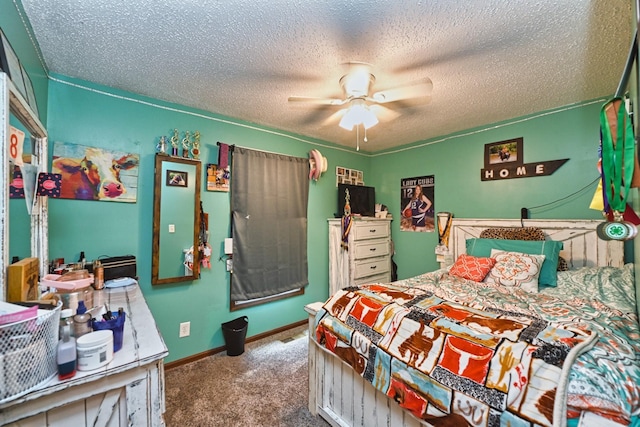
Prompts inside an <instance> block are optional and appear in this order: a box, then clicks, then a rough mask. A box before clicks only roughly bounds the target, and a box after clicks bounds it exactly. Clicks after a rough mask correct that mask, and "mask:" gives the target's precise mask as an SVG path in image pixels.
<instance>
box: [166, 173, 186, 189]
mask: <svg viewBox="0 0 640 427" xmlns="http://www.w3.org/2000/svg"><path fill="white" fill-rule="evenodd" d="M188 179H189V174H188V173H187V172H183V171H172V170H167V182H166V184H167V185H169V186H171V187H186V186H187V185H188Z"/></svg>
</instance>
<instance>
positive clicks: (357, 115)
mask: <svg viewBox="0 0 640 427" xmlns="http://www.w3.org/2000/svg"><path fill="white" fill-rule="evenodd" d="M377 124H378V118H377V117H376V115H375V114H374V112H373V111H371V110H370V109H369V107H368V106H367V104H366V103H365V102H364V100H362V99H354V100H353V101H351V106H350V107H349V108H348V109H347V110H346V111H345V113H344V115H343V116H342V119H341V120H340V127H341V128H343V129H346V130H353V127H354V126H358V125H362V126H363V127H364V128H365V129H369V128H371V127H373V126H375V125H377Z"/></svg>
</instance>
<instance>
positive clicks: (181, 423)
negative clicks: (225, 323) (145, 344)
mask: <svg viewBox="0 0 640 427" xmlns="http://www.w3.org/2000/svg"><path fill="white" fill-rule="evenodd" d="M307 340H308V337H307V328H306V326H300V327H297V328H294V329H290V330H288V331H284V332H280V333H278V334H275V335H273V336H271V337H268V338H265V339H262V340H260V341H256V342H252V343H249V344H246V345H245V352H244V353H243V354H242V355H240V356H235V357H231V356H227V354H226V352H222V353H219V354H216V355H214V356H210V357H207V358H205V359H202V360H199V361H197V362H193V363H190V364H187V365H183V366H179V367H177V368H173V369H170V370H168V371H166V372H165V384H166V413H165V421H166V424H167V426H168V427H189V426H198V427H205V426H225V427H227V426H228V427H232V426H242V427H260V426H269V427H276V426H281V427H316V426H317V427H327V426H328V423H326V422H325V421H324V420H322V419H321V418H320V417H317V416H312V415H311V413H310V412H309V410H308V409H307V397H308V388H307V387H308V385H307V384H308V375H307Z"/></svg>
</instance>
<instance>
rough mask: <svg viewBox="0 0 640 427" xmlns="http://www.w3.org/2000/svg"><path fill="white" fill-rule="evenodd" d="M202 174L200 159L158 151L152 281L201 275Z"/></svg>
mask: <svg viewBox="0 0 640 427" xmlns="http://www.w3.org/2000/svg"><path fill="white" fill-rule="evenodd" d="M200 175H201V164H200V161H198V160H192V159H184V158H180V157H171V156H167V155H162V154H156V162H155V186H154V197H153V254H152V261H151V283H152V284H153V285H160V284H164V283H174V282H184V281H188V280H196V279H197V278H198V276H199V263H200V259H199V258H198V232H199V229H200V185H201V184H200ZM188 266H191V267H192V268H189V267H188Z"/></svg>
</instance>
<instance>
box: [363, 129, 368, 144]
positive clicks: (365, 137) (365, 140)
mask: <svg viewBox="0 0 640 427" xmlns="http://www.w3.org/2000/svg"><path fill="white" fill-rule="evenodd" d="M363 127H364V126H363ZM363 141H364V142H367V141H368V139H367V128H364V139H363Z"/></svg>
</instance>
